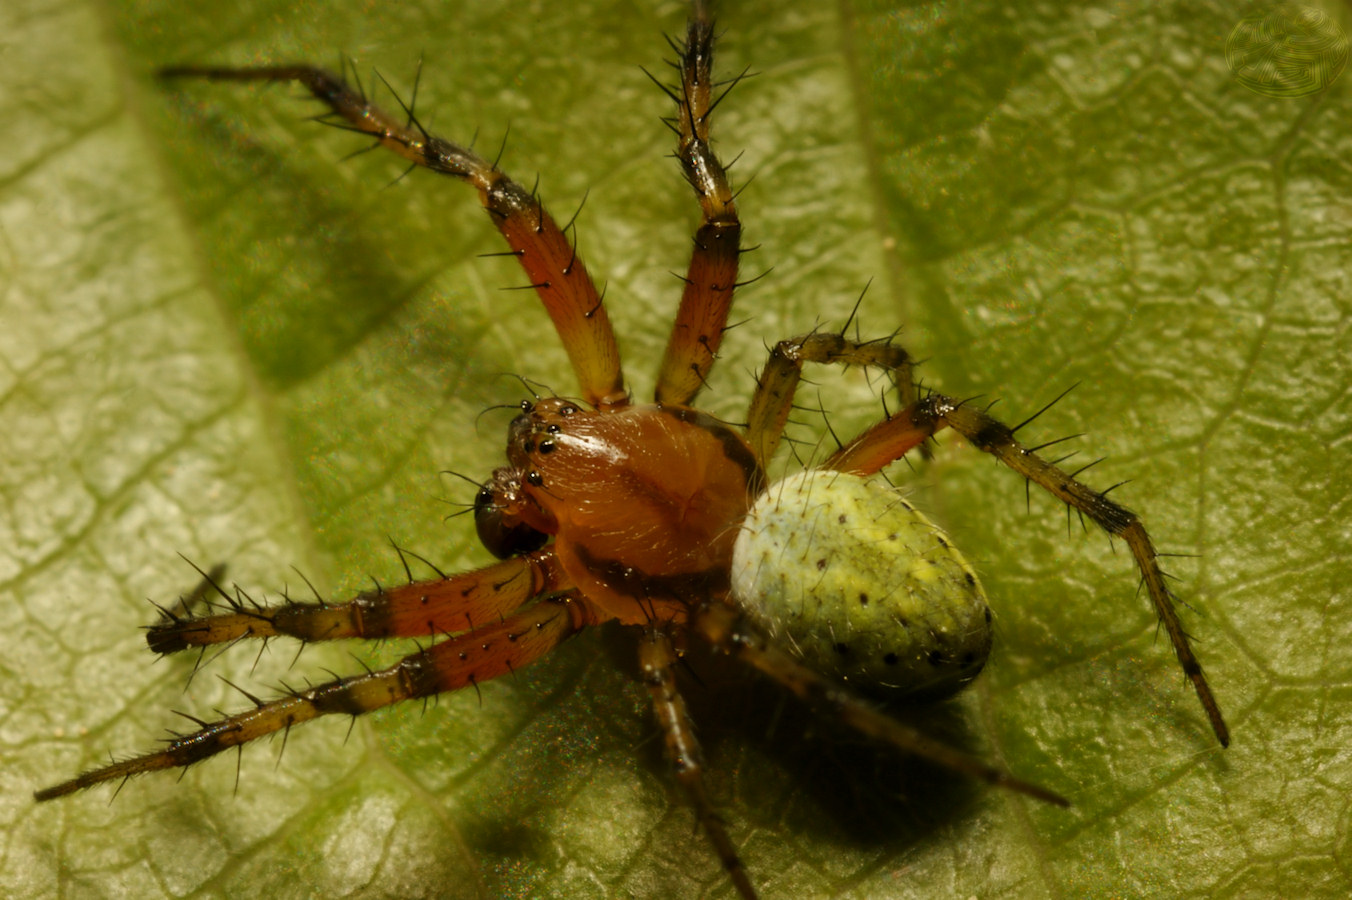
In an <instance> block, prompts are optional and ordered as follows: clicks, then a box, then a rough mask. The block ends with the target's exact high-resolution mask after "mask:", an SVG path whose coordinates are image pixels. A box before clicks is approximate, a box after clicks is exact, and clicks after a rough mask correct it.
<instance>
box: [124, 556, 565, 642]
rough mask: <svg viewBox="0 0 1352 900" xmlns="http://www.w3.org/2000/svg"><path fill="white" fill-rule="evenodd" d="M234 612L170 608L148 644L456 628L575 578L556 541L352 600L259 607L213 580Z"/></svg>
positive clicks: (484, 620) (505, 612) (490, 617)
mask: <svg viewBox="0 0 1352 900" xmlns="http://www.w3.org/2000/svg"><path fill="white" fill-rule="evenodd" d="M212 586H213V587H215V589H216V591H217V593H219V594H220V595H221V596H223V597H225V599H226V600H227V602H229V604H230V606H231V607H232V608H233V611H232V612H227V613H217V614H213V615H204V616H184V615H179V614H176V613H168V612H166V614H165V617H164V618H163V619H161V620H160V621H159V622H157V623H155V624H154V625H152V626H150V628H149V630H148V631H147V632H146V643H148V644H149V645H150V649H151V650H154V651H155V652H156V653H174V652H176V651H179V650H184V649H187V648H188V647H205V646H208V645H210V644H223V643H228V642H230V641H236V640H241V639H243V638H265V639H266V638H270V637H278V636H281V635H286V636H288V637H294V638H299V639H300V640H302V641H332V640H339V639H342V638H388V637H418V636H420V635H443V634H456V633H459V632H462V631H470V630H472V629H473V628H475V627H476V626H478V625H483V624H485V623H488V622H494V621H496V620H498V619H501V618H502V617H503V616H506V615H508V614H509V613H511V612H513V611H515V610H516V609H518V608H519V607H520V606H521V605H522V604H523V603H525V602H526V601H527V600H529V599H530V598H532V597H538V596H541V595H542V594H547V593H555V592H557V591H561V590H564V589H566V588H568V587H571V585H570V584H569V583H568V579H567V577H566V576H565V575H564V574H563V570H562V569H561V568H560V567H559V563H558V560H557V559H556V558H555V556H554V550H553V548H552V547H549V548H546V549H543V550H537V551H535V552H534V553H530V554H527V555H525V556H518V557H514V558H512V559H509V560H505V561H504V562H500V563H498V564H496V565H492V566H488V567H486V568H483V569H476V570H474V571H472V572H462V573H460V574H458V575H453V576H451V577H449V578H438V579H433V580H430V581H413V582H409V583H408V584H402V585H399V586H398V587H392V588H386V587H377V588H376V589H374V590H370V591H365V592H363V593H361V594H359V595H358V596H357V598H356V599H355V600H351V601H349V602H347V603H326V602H323V601H320V602H318V603H294V602H293V603H286V604H283V605H281V606H266V607H265V606H257V605H253V604H249V603H248V600H247V598H244V599H240V598H238V597H236V596H232V595H230V594H228V593H226V592H225V591H224V590H222V589H221V588H220V587H218V586H216V585H215V582H214V580H213V581H212Z"/></svg>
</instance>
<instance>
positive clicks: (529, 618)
mask: <svg viewBox="0 0 1352 900" xmlns="http://www.w3.org/2000/svg"><path fill="white" fill-rule="evenodd" d="M594 622H595V617H594V615H593V614H592V612H591V610H590V608H589V607H588V606H587V605H586V604H585V602H579V601H578V600H577V598H575V597H572V596H569V595H564V596H560V597H552V598H549V599H546V600H542V601H541V602H539V603H537V604H535V605H534V606H531V607H529V608H528V609H525V610H523V611H521V612H519V613H517V614H516V615H513V616H511V617H510V618H508V619H506V620H504V621H502V622H497V623H495V624H493V625H489V626H486V627H483V628H480V629H478V630H476V631H472V632H469V633H468V634H462V635H460V636H459V637H454V638H451V639H449V640H446V641H442V642H441V643H439V644H434V645H433V646H431V647H428V648H427V649H425V650H419V651H418V652H416V653H412V654H410V655H408V656H406V657H404V658H403V659H402V660H400V661H399V662H398V663H396V664H395V665H393V666H391V667H390V668H388V669H382V670H380V671H378V672H367V673H366V674H363V675H354V676H352V677H349V678H338V679H335V680H333V681H330V682H327V683H325V684H321V685H318V686H316V687H312V688H307V689H305V690H294V691H290V692H288V693H286V694H284V695H282V696H280V697H278V698H276V699H275V700H271V701H267V702H264V701H262V700H259V699H257V698H255V697H252V696H251V695H248V694H246V695H245V696H249V698H250V699H251V700H253V701H254V708H253V709H249V710H245V711H244V712H240V713H235V714H234V715H231V716H226V717H225V718H223V719H220V720H219V721H216V722H203V721H201V720H199V719H195V720H194V721H197V722H198V724H200V725H201V726H202V727H201V728H200V729H199V730H198V731H195V732H193V733H191V734H184V735H179V736H176V737H174V738H173V739H172V740H170V741H168V742H167V744H166V745H165V747H164V748H163V749H161V750H157V751H155V752H153V753H147V754H144V755H142V756H135V757H132V758H131V759H125V760H121V761H119V762H114V763H111V764H109V765H106V766H103V767H102V768H98V769H93V770H91V771H89V772H85V773H84V774H82V775H79V776H77V777H75V778H72V779H71V780H69V781H65V782H62V783H61V784H58V785H55V786H53V787H49V788H44V789H43V790H40V791H38V792H37V793H35V794H34V797H35V798H36V799H37V800H39V801H43V800H54V799H56V798H57V797H64V796H65V795H67V794H71V793H74V792H75V791H78V790H83V789H84V788H87V787H92V786H93V785H96V784H101V783H103V782H105V781H118V780H123V781H125V780H126V779H128V778H130V777H132V776H133V775H140V774H142V773H145V772H154V771H158V770H160V769H176V768H184V767H186V766H190V765H192V764H193V763H197V762H201V761H202V760H204V759H207V758H208V757H211V756H215V755H216V754H217V753H220V752H221V751H223V750H228V749H229V748H231V747H238V746H241V745H243V744H247V743H248V742H250V741H254V740H257V739H258V738H261V737H263V736H264V735H268V734H273V733H275V732H278V731H281V732H286V733H289V732H290V730H291V727H292V726H293V725H299V724H300V723H301V722H308V721H309V720H310V719H315V718H318V717H319V716H324V715H330V714H333V713H341V714H344V715H349V716H359V715H361V714H362V713H367V712H371V711H372V710H375V709H379V708H380V707H382V706H388V705H390V704H391V703H397V702H399V701H400V700H410V699H413V698H416V697H430V696H432V695H433V694H440V693H444V692H446V691H454V690H456V689H458V688H462V687H465V686H466V685H471V684H477V683H479V682H481V681H488V680H490V679H493V678H497V677H498V676H499V675H506V674H508V673H509V672H515V671H516V670H517V669H520V668H522V667H523V666H527V665H529V664H530V663H532V662H534V661H535V660H537V659H539V658H540V657H541V656H542V655H544V654H545V653H548V652H549V651H550V650H552V649H554V648H555V647H557V646H558V645H559V644H561V643H563V641H564V640H565V639H567V638H569V637H571V636H572V635H574V634H576V633H577V632H578V631H579V630H581V629H582V628H583V627H584V626H586V625H591V624H594Z"/></svg>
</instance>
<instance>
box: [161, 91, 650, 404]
mask: <svg viewBox="0 0 1352 900" xmlns="http://www.w3.org/2000/svg"><path fill="white" fill-rule="evenodd" d="M160 76H161V77H164V78H205V79H209V80H212V81H297V82H299V83H300V84H302V85H303V86H305V87H306V88H308V89H309V91H310V93H312V94H314V95H315V97H316V98H318V99H319V100H321V101H323V102H324V103H325V104H327V105H328V107H329V109H330V110H331V111H332V113H333V114H334V115H336V116H338V117H339V118H341V119H342V120H344V121H345V122H346V123H347V124H346V127H347V129H348V130H351V131H356V132H358V133H360V134H367V135H370V136H372V137H374V138H375V139H376V141H377V143H378V144H379V145H380V146H383V147H385V148H386V149H389V150H392V151H393V152H395V153H397V154H398V155H399V156H402V157H403V158H404V159H407V160H409V161H410V162H412V163H413V164H414V165H418V166H423V167H425V168H428V169H431V170H432V171H434V172H440V173H442V174H444V175H451V176H453V177H455V178H459V179H461V180H462V181H467V182H469V183H470V184H472V185H474V187H476V188H478V190H479V198H480V200H481V202H482V203H483V205H484V209H486V210H487V211H488V214H489V218H491V219H492V220H493V224H494V225H495V226H496V227H497V229H498V231H500V232H501V233H502V236H503V237H504V238H506V239H507V245H508V246H509V247H510V248H511V253H512V255H514V256H516V258H517V260H518V261H519V262H520V263H521V267H522V268H523V269H525V271H526V275H527V276H528V277H529V278H530V286H531V287H533V288H535V290H536V292H537V293H538V294H539V296H540V299H541V300H542V301H543V302H544V305H545V310H546V311H547V312H548V313H549V317H550V319H552V320H553V322H554V328H555V329H556V330H557V331H558V333H559V338H560V339H561V340H562V342H563V346H564V349H565V350H567V351H568V358H569V360H571V362H572V364H573V371H574V372H576V373H577V378H578V382H579V384H580V385H581V387H582V393H583V396H584V398H585V399H586V400H587V402H588V403H590V404H591V405H592V406H594V407H597V408H599V409H609V408H613V407H618V406H624V405H626V404H627V403H628V402H629V395H628V394H627V393H626V392H625V389H624V376H623V374H622V373H621V371H620V354H619V350H618V349H617V348H616V346H615V333H614V331H613V330H612V329H611V326H610V318H609V316H608V315H607V314H606V309H605V306H604V305H603V304H602V302H601V297H600V295H599V294H598V293H597V291H596V286H595V285H594V284H593V283H592V280H591V278H590V277H589V276H588V275H587V269H586V266H585V265H584V264H583V262H582V259H581V258H580V257H579V256H578V255H577V248H576V247H575V246H574V245H573V244H571V243H570V242H569V241H568V238H567V236H566V235H565V234H564V232H563V231H562V230H561V229H560V228H559V226H558V225H557V224H556V223H555V222H554V220H553V219H552V218H551V217H550V215H549V213H547V212H545V209H544V206H543V205H542V204H541V202H540V199H539V198H538V197H536V196H535V195H534V194H533V193H532V192H531V191H528V190H526V189H525V188H524V187H522V186H521V185H520V184H518V183H516V182H515V181H513V180H512V179H511V178H509V177H508V176H507V175H505V174H504V173H503V172H501V171H499V170H498V168H497V167H496V166H495V165H493V164H492V163H490V162H488V161H487V160H485V159H483V158H482V157H480V156H478V155H477V154H476V153H474V152H473V151H472V150H469V149H468V148H465V147H461V146H460V145H458V144H453V143H451V142H450V141H447V140H445V139H443V138H439V137H435V136H433V135H430V134H428V133H427V132H426V131H425V130H424V129H423V127H422V125H421V124H420V123H419V122H418V120H417V118H415V117H414V115H413V111H412V110H411V109H409V108H408V107H404V112H406V113H407V114H408V123H407V124H403V123H401V122H399V121H398V120H396V119H395V118H394V117H392V116H391V115H390V114H389V113H387V112H385V111H384V110H382V109H380V108H379V107H377V106H375V105H374V104H372V103H370V102H368V101H367V99H366V97H365V96H363V95H362V93H361V92H360V91H357V90H354V89H353V88H352V87H350V86H349V85H348V84H347V83H346V82H345V81H343V79H342V78H339V77H338V76H337V75H334V74H333V73H331V72H328V71H325V70H324V69H320V68H317V67H314V66H307V65H287V66H257V67H241V68H228V67H226V68H222V67H213V66H201V67H199V66H176V67H171V68H167V69H163V70H161V71H160ZM396 99H398V98H396ZM399 102H400V105H401V106H402V105H403V101H399Z"/></svg>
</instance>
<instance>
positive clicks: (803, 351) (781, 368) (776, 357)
mask: <svg viewBox="0 0 1352 900" xmlns="http://www.w3.org/2000/svg"><path fill="white" fill-rule="evenodd" d="M809 362H813V363H840V364H842V365H846V366H852V365H856V366H869V367H872V368H878V369H883V370H885V371H887V372H888V373H889V374H890V375H891V377H892V382H893V384H894V386H895V387H896V390H897V394H898V395H899V396H900V397H901V400H902V406H910V405H911V404H912V403H914V402H915V380H914V376H913V374H912V370H913V363H912V362H911V357H910V355H909V354H907V352H906V351H905V350H904V349H902V348H901V347H899V346H897V345H896V344H893V343H891V341H890V340H874V341H853V340H850V339H849V338H847V337H845V335H844V334H843V333H836V332H818V331H814V332H812V333H811V334H805V335H802V336H800V337H796V338H791V339H789V340H787V341H780V342H779V343H778V344H775V346H774V349H772V350H771V351H770V359H769V361H768V362H766V364H765V368H764V369H762V370H761V373H760V376H759V377H758V378H757V379H756V390H755V393H754V394H753V395H752V397H751V409H750V411H749V412H748V413H747V426H746V439H747V443H749V444H750V445H751V449H752V450H753V451H754V452H755V454H756V459H757V460H758V461H759V462H760V464H761V466H762V467H764V466H768V465H769V463H770V460H771V459H772V458H773V457H774V455H775V448H777V447H778V446H779V440H780V438H781V437H783V435H784V427H785V425H786V424H787V423H788V421H789V413H790V411H791V410H792V409H793V396H794V392H795V391H797V389H798V383H799V381H801V380H802V377H803V364H804V363H809ZM906 449H907V450H909V449H910V448H909V447H908V448H906ZM903 452H905V451H903ZM900 456H901V454H900V453H898V454H897V455H896V456H894V457H892V459H898V458H899V457H900ZM891 461H892V460H891V459H889V460H888V462H891ZM879 468H881V466H880V467H879Z"/></svg>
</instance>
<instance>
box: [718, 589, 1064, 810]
mask: <svg viewBox="0 0 1352 900" xmlns="http://www.w3.org/2000/svg"><path fill="white" fill-rule="evenodd" d="M692 624H693V626H694V629H695V631H696V632H697V633H699V634H700V635H702V636H703V637H704V638H705V639H706V640H707V641H709V643H710V644H712V645H713V646H714V647H716V648H718V649H719V650H721V651H723V652H725V653H728V654H730V655H732V656H734V657H737V658H738V659H741V660H742V661H744V662H746V663H747V664H749V665H750V666H752V667H753V668H755V669H758V670H759V671H760V672H762V673H763V674H765V675H768V676H769V677H770V678H771V679H773V680H774V681H775V682H776V683H778V684H780V685H782V686H783V687H784V688H786V689H787V690H788V691H790V692H791V693H792V694H794V695H795V696H796V697H798V698H799V699H801V700H804V701H806V702H807V703H810V704H811V705H813V706H814V707H816V708H817V709H819V710H822V711H824V712H827V713H831V714H833V715H835V716H837V717H838V718H839V719H840V720H841V721H843V722H845V723H846V724H847V725H849V726H850V727H851V728H854V729H855V730H856V731H858V732H860V733H861V734H863V735H866V736H867V737H871V738H874V739H875V740H878V741H882V742H884V743H888V744H891V745H893V746H894V747H897V748H899V749H901V750H903V751H905V752H907V753H911V754H914V755H916V756H919V757H921V758H923V759H927V760H929V761H931V762H933V763H937V764H938V765H940V766H943V767H944V768H946V769H950V770H952V771H954V772H958V773H961V774H963V775H967V776H969V777H971V778H975V779H978V780H980V781H984V782H986V783H988V784H992V785H995V786H997V787H1002V788H1006V789H1008V790H1012V791H1017V792H1018V793H1021V794H1025V795H1027V796H1029V797H1034V798H1036V799H1038V800H1042V801H1044V802H1047V803H1052V804H1055V805H1056V806H1069V805H1070V802H1069V801H1068V800H1066V798H1064V797H1062V796H1061V795H1060V794H1057V793H1055V792H1054V791H1049V790H1047V789H1046V788H1044V787H1040V786H1038V785H1036V784H1033V783H1031V782H1028V781H1024V780H1022V779H1020V778H1016V777H1014V776H1013V775H1012V774H1010V773H1009V772H1008V771H1007V770H1005V769H1002V768H1000V767H999V766H993V765H991V764H990V763H987V762H985V761H983V760H980V759H977V758H976V757H973V756H969V755H968V754H966V753H963V752H962V751H961V750H957V749H955V748H953V747H951V746H949V745H948V744H945V743H944V742H942V741H938V740H935V739H934V738H932V737H929V736H928V735H926V734H925V733H924V732H922V731H919V730H918V729H915V728H912V727H911V726H909V725H906V724H904V723H903V722H900V721H898V720H897V719H894V718H892V717H891V716H889V715H887V714H886V713H884V712H882V711H881V710H879V709H878V708H877V707H876V706H874V705H872V704H870V703H868V702H866V701H863V700H860V699H859V698H858V697H856V696H855V695H854V694H852V693H851V692H850V691H849V690H848V689H846V688H844V687H842V686H841V685H840V684H839V683H838V682H836V681H834V680H832V679H830V678H827V677H825V676H823V675H819V674H818V673H817V672H814V671H813V670H812V669H809V668H808V667H807V666H805V665H803V664H802V663H800V662H798V661H797V660H795V659H794V658H793V657H791V656H790V655H789V654H787V653H785V652H784V651H783V650H780V649H778V648H777V647H775V646H774V645H773V643H772V642H771V641H770V639H769V637H768V636H767V635H766V634H765V633H764V631H762V630H761V628H760V627H759V626H758V625H756V624H755V623H754V622H752V621H751V620H750V619H749V618H747V616H746V614H745V613H743V612H742V611H741V610H739V609H737V608H736V607H735V606H734V605H732V604H731V603H728V602H718V601H713V602H710V603H706V604H704V605H703V606H701V607H700V608H699V609H698V610H696V611H695V614H694V616H693V617H692Z"/></svg>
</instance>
